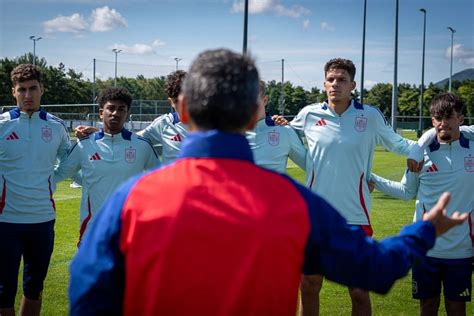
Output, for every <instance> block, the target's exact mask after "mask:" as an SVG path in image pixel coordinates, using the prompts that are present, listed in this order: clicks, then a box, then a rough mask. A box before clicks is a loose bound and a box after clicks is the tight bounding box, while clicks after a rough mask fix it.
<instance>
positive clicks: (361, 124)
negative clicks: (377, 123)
mask: <svg viewBox="0 0 474 316" xmlns="http://www.w3.org/2000/svg"><path fill="white" fill-rule="evenodd" d="M354 128H355V130H356V131H358V132H365V129H366V128H367V118H366V117H363V116H357V117H356V119H355V123H354Z"/></svg>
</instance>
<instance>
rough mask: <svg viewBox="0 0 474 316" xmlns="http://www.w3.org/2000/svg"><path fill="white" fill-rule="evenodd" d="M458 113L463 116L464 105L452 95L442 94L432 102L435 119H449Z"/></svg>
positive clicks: (431, 106) (432, 114)
mask: <svg viewBox="0 0 474 316" xmlns="http://www.w3.org/2000/svg"><path fill="white" fill-rule="evenodd" d="M453 112H456V113H458V114H463V112H464V103H463V102H462V101H461V99H459V98H458V97H457V96H456V95H454V94H452V93H449V92H448V93H440V94H438V95H436V96H435V97H434V98H433V100H432V101H431V105H430V113H431V116H432V117H435V118H449V117H451V116H452V115H453V114H454V113H453Z"/></svg>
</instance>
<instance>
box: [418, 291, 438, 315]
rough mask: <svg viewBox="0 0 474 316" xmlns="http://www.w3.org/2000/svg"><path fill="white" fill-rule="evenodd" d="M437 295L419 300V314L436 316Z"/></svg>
mask: <svg viewBox="0 0 474 316" xmlns="http://www.w3.org/2000/svg"><path fill="white" fill-rule="evenodd" d="M439 301H440V299H439V296H437V297H433V298H427V299H423V300H420V315H421V316H436V315H438V309H439Z"/></svg>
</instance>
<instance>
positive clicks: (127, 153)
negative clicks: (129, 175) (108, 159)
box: [125, 148, 137, 163]
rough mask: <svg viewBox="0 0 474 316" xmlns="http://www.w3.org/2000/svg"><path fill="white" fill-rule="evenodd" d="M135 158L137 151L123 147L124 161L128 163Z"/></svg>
mask: <svg viewBox="0 0 474 316" xmlns="http://www.w3.org/2000/svg"><path fill="white" fill-rule="evenodd" d="M136 158H137V151H136V150H135V149H133V148H127V149H125V161H126V162H128V163H133V162H134V161H135V159H136Z"/></svg>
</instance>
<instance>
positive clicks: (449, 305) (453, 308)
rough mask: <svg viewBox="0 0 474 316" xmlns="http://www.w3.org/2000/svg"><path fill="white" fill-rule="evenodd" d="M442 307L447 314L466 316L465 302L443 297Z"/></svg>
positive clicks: (449, 315) (450, 315)
mask: <svg viewBox="0 0 474 316" xmlns="http://www.w3.org/2000/svg"><path fill="white" fill-rule="evenodd" d="M444 307H445V308H446V313H447V314H448V316H466V302H458V301H450V300H448V299H446V298H445V300H444Z"/></svg>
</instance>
